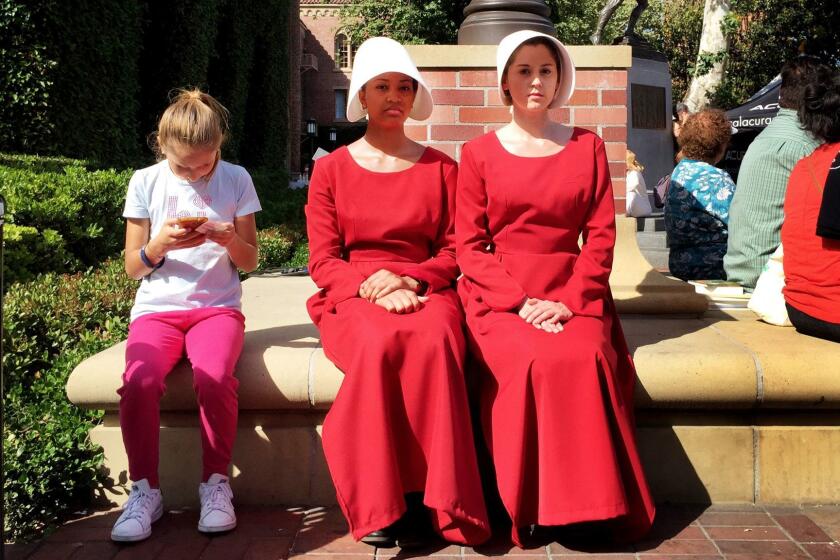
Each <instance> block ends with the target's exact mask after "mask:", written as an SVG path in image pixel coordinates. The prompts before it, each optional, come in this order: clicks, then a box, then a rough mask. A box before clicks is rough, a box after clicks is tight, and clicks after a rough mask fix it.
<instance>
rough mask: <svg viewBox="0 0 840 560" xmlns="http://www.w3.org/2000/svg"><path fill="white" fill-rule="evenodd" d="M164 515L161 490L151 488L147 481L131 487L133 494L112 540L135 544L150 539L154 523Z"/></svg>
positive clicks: (112, 533)
mask: <svg viewBox="0 0 840 560" xmlns="http://www.w3.org/2000/svg"><path fill="white" fill-rule="evenodd" d="M162 515H163V500H162V499H161V495H160V490H158V489H157V488H150V487H149V481H148V480H147V479H145V478H144V479H142V480H138V481H137V482H135V483H134V484H132V485H131V494H130V495H129V496H128V502H126V504H125V509H124V510H123V512H122V515H120V517H119V519H117V522H116V523H114V528H113V529H111V539H112V540H115V541H119V542H135V541H142V540H143V539H147V538H149V535H151V534H152V523H154V522H155V521H157V520H158V519H160V518H161V516H162Z"/></svg>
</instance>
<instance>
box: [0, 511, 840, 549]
mask: <svg viewBox="0 0 840 560" xmlns="http://www.w3.org/2000/svg"><path fill="white" fill-rule="evenodd" d="M238 515H239V527H238V528H237V529H236V530H235V531H233V532H231V533H229V534H226V535H221V536H216V537H213V538H209V537H206V536H204V535H201V534H200V533H198V532H197V531H196V529H195V526H196V522H197V514H196V512H195V511H172V512H168V513H166V514H165V515H164V517H163V519H161V520H160V521H159V522H158V523H156V524H155V528H154V533H153V535H152V538H150V539H149V540H147V541H145V542H143V543H139V544H134V545H116V544H114V543H112V542H111V541H110V540H109V532H110V527H111V524H112V523H113V522H114V520H115V519H116V516H117V512H115V511H108V512H101V513H96V514H93V515H90V516H88V517H84V518H82V519H79V520H76V521H72V522H70V523H67V524H66V525H64V526H63V527H61V528H60V529H58V530H57V531H56V532H55V533H53V534H52V535H50V536H49V537H48V538H47V539H45V540H43V541H41V542H38V543H33V544H30V545H6V549H5V552H6V558H7V559H11V560H18V559H20V560H23V559H26V560H88V559H89V560H112V559H113V560H129V559H138V560H140V559H142V560H190V559H201V560H240V559H242V560H276V559H281V558H288V557H289V556H296V557H298V558H304V557H308V558H309V559H310V560H317V559H318V558H320V559H321V560H325V557H330V558H333V559H335V560H357V559H358V560H375V559H378V558H391V557H394V556H396V557H397V558H414V557H425V556H434V557H440V560H445V559H446V557H449V558H455V557H461V558H467V557H473V558H474V560H477V557H479V556H509V557H516V558H517V559H518V560H527V559H528V558H532V559H533V558H545V559H557V560H571V559H583V558H588V559H590V560H666V559H671V560H677V559H679V560H711V559H727V560H758V559H765V558H767V559H769V558H781V559H785V560H797V559H803V560H808V559H810V560H835V559H837V560H840V543H838V540H840V507H838V506H834V507H828V506H824V507H808V508H802V509H800V508H761V507H753V506H749V505H747V506H713V507H710V508H708V509H703V508H689V507H661V508H660V510H659V515H658V516H657V523H656V526H655V528H654V530H653V532H652V534H651V535H650V537H649V539H648V540H646V541H645V542H642V543H637V544H636V545H635V546H633V547H627V548H616V547H603V546H600V547H599V546H594V547H588V548H586V549H583V550H582V548H583V547H581V546H576V547H573V548H567V546H570V547H571V545H569V543H566V545H567V546H564V545H563V544H559V543H556V542H554V543H550V544H548V545H547V546H544V547H539V548H536V549H530V550H522V549H519V548H514V547H512V546H511V545H510V543H509V542H506V541H505V539H504V535H500V536H499V537H498V538H495V539H494V541H493V542H491V543H489V544H486V545H482V546H480V547H477V548H475V549H473V548H468V547H460V546H446V545H445V544H443V543H442V544H440V545H437V546H434V547H432V548H429V549H428V550H422V551H414V552H412V553H410V554H409V553H406V552H401V553H400V552H399V549H373V548H371V547H369V546H367V545H364V544H361V543H356V542H355V541H353V539H352V538H351V537H350V536H349V535H348V534H347V528H346V525H345V523H344V520H343V519H342V517H341V515H340V513H339V512H338V511H337V510H336V509H326V510H325V509H322V508H316V509H301V508H244V507H243V508H240V509H239V510H238Z"/></svg>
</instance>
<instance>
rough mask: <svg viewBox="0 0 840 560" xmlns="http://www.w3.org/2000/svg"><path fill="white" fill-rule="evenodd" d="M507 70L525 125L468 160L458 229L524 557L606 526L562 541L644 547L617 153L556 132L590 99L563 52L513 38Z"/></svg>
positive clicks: (482, 143) (492, 424)
mask: <svg viewBox="0 0 840 560" xmlns="http://www.w3.org/2000/svg"><path fill="white" fill-rule="evenodd" d="M497 70H498V76H499V88H500V95H501V96H502V98H503V99H504V100H505V101H506V103H507V104H508V105H512V113H513V120H512V122H511V123H510V124H508V125H506V126H505V127H503V128H501V129H500V130H498V131H496V132H490V133H488V134H485V135H483V136H480V137H479V138H477V139H475V140H472V141H470V142H468V143H467V144H466V145H465V146H464V148H463V152H462V156H461V165H460V171H459V179H458V196H457V203H456V208H457V216H456V226H455V229H456V239H457V255H458V264H459V265H460V267H461V271H462V272H463V277H462V278H461V280H460V282H459V285H458V292H459V295H460V297H461V301H462V303H463V305H464V309H465V311H466V320H467V331H468V340H469V343H470V348H471V351H472V352H473V354H474V356H475V358H476V360H477V361H478V362H479V367H480V369H481V371H482V375H481V383H480V391H479V400H480V408H481V423H482V427H483V431H484V437H485V441H486V444H487V447H488V449H489V452H490V455H491V456H492V460H493V465H494V467H495V473H496V482H497V484H498V490H499V494H500V496H501V499H502V502H503V503H504V507H505V509H506V510H507V513H508V515H509V516H510V519H511V520H512V524H513V539H514V542H516V543H517V544H519V545H525V546H528V544H530V543H535V542H538V541H539V540H540V539H541V538H542V537H544V536H546V534H549V535H551V534H553V535H557V534H558V532H557V531H556V530H552V531H543V530H539V528H540V526H558V525H564V526H568V525H572V524H580V523H583V522H594V521H603V520H611V523H596V524H587V525H585V526H581V525H575V526H574V527H572V528H571V529H573V531H571V530H566V531H565V532H564V531H562V530H561V531H560V537H561V538H562V535H563V534H565V535H566V536H567V537H568V536H570V535H571V534H572V533H574V534H577V535H581V534H583V533H590V534H591V531H594V533H595V534H597V535H600V536H603V535H602V530H603V532H606V533H607V534H610V535H611V536H612V537H615V538H616V539H620V540H634V539H638V538H640V537H641V536H642V535H644V534H645V533H646V532H647V531H648V529H649V528H650V526H651V524H652V521H653V517H654V505H653V500H652V499H651V495H650V493H649V490H648V486H647V483H646V481H645V477H644V473H643V472H642V466H641V462H640V460H639V455H638V452H637V448H636V442H635V435H634V428H635V427H634V417H633V385H634V382H635V370H634V367H633V362H632V360H631V357H630V353H629V351H628V349H627V346H626V343H625V340H624V335H623V333H622V330H621V325H620V323H619V321H618V317H617V315H616V311H615V307H614V305H613V301H612V297H611V295H610V288H609V284H608V279H609V276H610V268H611V265H612V257H613V246H614V243H615V209H614V203H613V192H612V186H611V183H610V174H609V166H608V164H607V156H606V152H605V149H604V142H603V141H602V140H601V138H599V137H598V136H597V135H596V134H593V133H591V132H589V131H587V130H584V129H581V128H571V127H567V126H563V125H561V124H559V123H556V122H552V121H551V120H550V118H549V108H551V107H554V106H557V105H561V104H563V103H565V102H566V101H568V99H569V97H570V96H571V94H572V90H573V89H574V75H575V69H574V66H573V65H572V62H571V59H570V57H569V55H568V53H567V51H566V49H565V47H563V45H562V44H561V43H560V42H559V41H557V39H555V38H553V37H549V36H547V35H543V34H541V33H537V32H533V31H518V32H516V33H513V34H511V35H508V36H507V37H505V38H504V39H503V40H502V42H501V44H500V45H499V48H498V52H497ZM581 234H582V237H583V246H582V247H581V248H579V247H578V238H579V237H580V236H581ZM537 531H539V532H537ZM535 535H536V536H535ZM529 541H530V542H529Z"/></svg>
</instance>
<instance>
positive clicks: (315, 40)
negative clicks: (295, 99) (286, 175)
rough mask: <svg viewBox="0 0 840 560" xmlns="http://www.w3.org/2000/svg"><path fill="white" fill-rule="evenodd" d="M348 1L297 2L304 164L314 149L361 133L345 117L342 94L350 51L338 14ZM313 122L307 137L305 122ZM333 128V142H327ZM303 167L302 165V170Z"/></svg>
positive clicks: (347, 85) (361, 126)
mask: <svg viewBox="0 0 840 560" xmlns="http://www.w3.org/2000/svg"><path fill="white" fill-rule="evenodd" d="M349 1H351V0H327V1H325V0H300V10H299V11H300V24H301V34H302V37H301V38H302V48H303V52H302V54H301V65H300V75H301V93H302V95H301V99H302V105H301V107H300V111H301V113H300V114H301V117H302V118H301V122H302V127H303V129H302V130H301V156H302V161H304V162H305V161H306V160H307V159H308V157H310V156H311V154H312V152H313V151H314V149H315V148H317V147H319V146H320V147H323V148H324V149H326V150H330V151H331V150H332V149H333V148H335V147H336V146H340V145H342V144H347V143H349V142H351V141H352V140H355V139H356V138H358V137H359V136H361V135H362V134H363V133H364V123H361V124H356V123H350V122H348V121H347V119H346V118H345V114H344V113H345V108H346V106H347V90H348V89H349V88H350V70H351V68H352V65H353V54H354V52H353V48H352V46H351V45H350V40H349V38H348V37H347V35H346V34H344V33H342V32H341V28H340V22H339V17H338V11H339V9H340V8H341V5H342V4H345V3H347V2H349ZM312 119H314V121H315V124H316V128H317V136H316V137H315V138H313V137H312V136H310V135H309V134H307V130H306V126H307V124H308V121H311V120H312ZM331 129H335V136H336V140H335V141H334V142H333V141H331V140H330V131H331ZM304 165H305V163H304V164H303V165H302V166H301V167H303V166H304Z"/></svg>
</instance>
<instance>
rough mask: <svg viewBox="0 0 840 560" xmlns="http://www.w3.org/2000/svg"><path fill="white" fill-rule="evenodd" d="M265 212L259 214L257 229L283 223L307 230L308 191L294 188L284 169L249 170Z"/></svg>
mask: <svg viewBox="0 0 840 560" xmlns="http://www.w3.org/2000/svg"><path fill="white" fill-rule="evenodd" d="M248 171H249V173H250V174H251V178H252V179H253V180H254V187H255V188H256V190H257V196H259V197H260V204H261V205H262V212H258V213H257V227H260V228H268V227H271V226H277V225H280V224H283V225H286V226H289V227H290V228H294V229H298V230H300V231H303V230H304V229H306V217H305V216H304V213H303V207H304V205H305V204H306V196H307V192H308V190H307V189H290V188H289V187H288V185H289V174H288V173H287V172H286V171H283V170H273V169H253V170H251V169H249V170H248Z"/></svg>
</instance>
